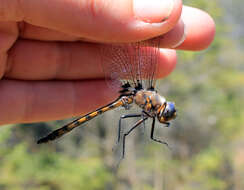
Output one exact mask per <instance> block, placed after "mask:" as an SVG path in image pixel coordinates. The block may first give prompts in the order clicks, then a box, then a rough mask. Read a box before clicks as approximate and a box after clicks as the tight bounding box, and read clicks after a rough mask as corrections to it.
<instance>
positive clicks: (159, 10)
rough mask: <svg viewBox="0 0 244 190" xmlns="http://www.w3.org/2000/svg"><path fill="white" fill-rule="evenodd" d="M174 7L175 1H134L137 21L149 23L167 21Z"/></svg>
mask: <svg viewBox="0 0 244 190" xmlns="http://www.w3.org/2000/svg"><path fill="white" fill-rule="evenodd" d="M173 6H174V0H134V1H133V10H134V15H135V17H136V18H137V19H140V20H142V21H144V22H148V23H159V22H163V21H165V20H167V18H168V17H169V16H170V14H171V11H172V9H173Z"/></svg>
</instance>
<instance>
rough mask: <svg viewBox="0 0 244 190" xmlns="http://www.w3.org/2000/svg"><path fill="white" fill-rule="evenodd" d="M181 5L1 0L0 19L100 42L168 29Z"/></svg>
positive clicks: (130, 0)
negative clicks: (22, 22)
mask: <svg viewBox="0 0 244 190" xmlns="http://www.w3.org/2000/svg"><path fill="white" fill-rule="evenodd" d="M181 8H182V4H181V0H164V1H161V0H151V1H148V0H76V1H67V0H52V1H49V0H35V1H28V0H22V1H9V0H1V3H0V12H1V14H0V21H16V22H20V21H25V22H27V23H30V24H33V25H36V26H41V27H45V28H49V29H53V30H56V31H60V32H64V33H67V34H71V35H74V36H78V37H82V38H88V39H91V40H96V41H102V42H105V41H107V42H131V41H140V40H144V39H149V38H152V37H155V36H158V35H160V34H163V33H166V32H167V31H169V30H170V29H172V28H173V27H174V25H175V24H176V23H177V21H178V19H179V17H180V14H181Z"/></svg>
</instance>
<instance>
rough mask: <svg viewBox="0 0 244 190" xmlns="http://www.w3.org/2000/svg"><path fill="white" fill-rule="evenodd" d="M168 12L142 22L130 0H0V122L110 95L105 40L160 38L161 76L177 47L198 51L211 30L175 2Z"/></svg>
mask: <svg viewBox="0 0 244 190" xmlns="http://www.w3.org/2000/svg"><path fill="white" fill-rule="evenodd" d="M166 10H168V9H166ZM170 10H171V13H170V14H168V13H167V14H166V12H165V15H163V13H162V15H160V18H157V17H156V16H155V17H152V18H150V20H149V21H148V20H147V21H145V20H143V19H142V18H140V17H137V16H136V15H135V14H134V13H135V11H133V4H132V0H102V1H101V0H92V1H91V0H90V1H88V0H77V1H67V0H52V1H47V0H35V1H27V0H22V1H17V0H13V1H9V0H0V79H1V81H0V124H1V125H2V124H9V123H24V122H25V123H26V122H38V121H48V120H56V119H63V118H68V117H71V116H77V115H80V114H84V113H87V112H89V111H91V110H94V109H96V108H98V107H99V106H102V105H104V104H107V103H108V102H110V101H111V100H113V99H115V98H116V97H117V95H118V94H117V92H116V91H115V90H114V89H111V88H109V87H108V86H107V84H106V82H105V81H104V79H103V77H104V75H103V71H102V69H101V67H100V66H99V65H100V55H99V48H100V47H101V46H103V43H114V42H135V41H140V40H146V39H150V38H153V37H155V36H161V42H160V44H161V48H164V49H161V51H160V63H159V73H160V74H159V77H160V78H163V77H166V76H167V75H168V74H170V73H171V72H172V71H173V69H174V68H175V65H176V62H177V56H176V52H175V50H192V51H196V50H203V49H205V48H207V47H208V46H209V45H210V43H211V42H212V40H213V38H214V34H215V25H214V21H213V19H212V18H211V17H210V16H209V15H208V14H207V13H205V12H203V11H201V10H199V9H195V8H192V7H186V6H183V5H182V2H181V1H180V0H174V5H173V7H172V9H170ZM162 17H163V18H164V19H161V18H162ZM162 20H164V21H163V22H161V21H162ZM152 23H153V24H152ZM121 31H123V32H121ZM84 68H85V69H84Z"/></svg>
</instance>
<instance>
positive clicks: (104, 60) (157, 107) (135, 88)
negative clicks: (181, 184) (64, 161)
mask: <svg viewBox="0 0 244 190" xmlns="http://www.w3.org/2000/svg"><path fill="white" fill-rule="evenodd" d="M159 47H160V38H159V37H157V38H154V39H151V40H147V41H141V42H134V43H128V44H107V45H103V46H102V48H101V64H102V68H103V71H104V75H105V78H109V80H110V81H112V86H117V85H120V90H119V96H118V98H117V99H115V100H114V101H113V102H111V103H109V104H108V105H105V106H102V107H101V108H98V109H96V110H95V111H92V112H90V113H88V114H86V115H83V116H81V117H79V118H77V119H76V120H74V121H72V122H70V123H68V124H66V125H64V126H63V127H61V128H59V129H57V130H55V131H53V132H51V133H50V134H48V135H47V136H45V137H43V138H41V139H40V140H38V141H37V143H38V144H41V143H46V142H49V141H53V140H55V139H57V138H59V137H61V136H63V135H64V134H66V133H68V132H70V131H71V130H73V129H75V128H76V127H78V126H80V125H82V124H84V123H86V122H88V121H90V120H91V119H93V118H95V117H97V116H98V115H101V114H103V113H105V112H107V111H110V110H113V109H115V108H119V107H124V108H125V109H130V107H131V105H132V104H135V105H137V107H139V109H140V113H136V114H126V115H122V116H121V117H120V119H119V126H118V138H117V143H120V141H121V139H122V158H124V155H125V140H126V137H127V136H128V135H129V134H130V133H131V132H132V131H133V130H134V129H135V128H137V127H138V126H140V125H141V124H144V125H145V121H146V120H147V119H152V124H151V133H150V138H151V140H153V141H155V142H157V143H161V144H165V145H168V144H167V143H166V142H164V141H162V140H160V139H158V138H155V136H154V129H155V122H156V120H157V121H158V122H160V123H162V124H164V126H165V127H169V126H170V121H171V120H173V119H174V118H175V117H176V115H177V114H176V109H175V104H174V102H170V101H166V99H165V97H163V96H161V95H160V94H159V93H158V92H157V91H156V89H155V86H156V81H157V78H158V69H157V68H158V65H159V59H160V48H159ZM110 85H111V82H110ZM127 118H139V119H138V120H137V121H136V122H135V123H134V124H133V126H132V127H131V128H130V129H129V130H128V131H126V132H125V133H124V134H121V128H122V120H124V119H127Z"/></svg>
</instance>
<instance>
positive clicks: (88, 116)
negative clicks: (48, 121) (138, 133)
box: [37, 97, 133, 144]
mask: <svg viewBox="0 0 244 190" xmlns="http://www.w3.org/2000/svg"><path fill="white" fill-rule="evenodd" d="M132 102H133V98H132V97H121V98H119V99H117V100H115V101H114V102H112V103H110V104H108V105H106V106H103V107H101V108H99V109H97V110H95V111H93V112H90V113H88V114H86V115H84V116H82V117H80V118H78V119H76V120H75V121H72V122H71V123H68V124H67V125H65V126H63V127H61V128H59V129H57V130H55V131H53V132H52V133H50V134H49V135H47V136H46V137H44V138H41V139H40V140H38V141H37V144H41V143H46V142H48V141H53V140H55V139H57V138H59V137H61V136H63V135H64V134H66V133H68V132H69V131H71V130H73V129H74V128H76V127H78V126H80V125H81V124H83V123H85V122H87V121H89V120H91V119H93V118H95V117H96V116H98V115H100V114H102V113H104V112H106V111H109V110H112V109H115V108H117V107H120V106H125V105H127V104H131V103H132Z"/></svg>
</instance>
